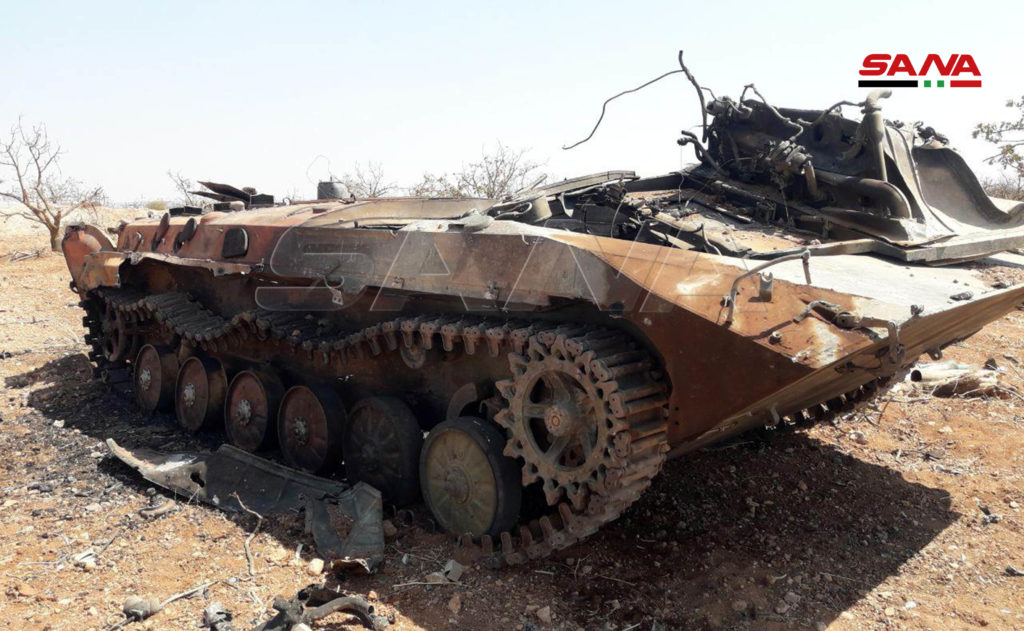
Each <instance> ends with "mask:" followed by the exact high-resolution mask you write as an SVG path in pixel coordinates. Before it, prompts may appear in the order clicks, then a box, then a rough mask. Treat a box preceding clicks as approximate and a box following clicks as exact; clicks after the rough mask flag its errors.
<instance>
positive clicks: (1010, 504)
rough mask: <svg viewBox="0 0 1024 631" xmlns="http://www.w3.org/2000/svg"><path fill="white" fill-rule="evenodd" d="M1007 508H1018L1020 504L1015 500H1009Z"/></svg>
mask: <svg viewBox="0 0 1024 631" xmlns="http://www.w3.org/2000/svg"><path fill="white" fill-rule="evenodd" d="M1009 506H1010V508H1020V504H1019V503H1018V502H1016V501H1015V500H1010V503H1009Z"/></svg>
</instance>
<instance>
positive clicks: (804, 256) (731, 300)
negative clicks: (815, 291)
mask: <svg viewBox="0 0 1024 631" xmlns="http://www.w3.org/2000/svg"><path fill="white" fill-rule="evenodd" d="M797 259H801V260H802V261H803V264H804V279H805V280H806V281H807V284H808V285H810V284H811V263H810V261H811V251H810V250H807V249H805V250H802V251H800V252H796V253H794V254H788V255H786V256H780V257H779V258H777V259H772V260H770V261H767V262H765V263H762V264H761V265H758V266H757V267H754V268H752V269H749V270H747V271H746V272H744V273H742V274H740V275H739V276H737V277H736V279H735V280H734V281H732V288H731V289H730V290H729V295H728V296H723V297H722V306H727V307H729V313H728V314H726V316H725V325H726V326H729V325H730V324H732V319H733V315H735V313H736V295H737V294H738V293H739V290H740V283H741V282H742V281H743V279H744V278H750V277H751V276H753V275H754V274H757V273H759V272H761V270H764V269H766V268H768V267H771V266H772V265H778V264H779V263H785V262H786V261H795V260H797Z"/></svg>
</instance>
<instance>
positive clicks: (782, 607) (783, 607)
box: [775, 600, 789, 616]
mask: <svg viewBox="0 0 1024 631" xmlns="http://www.w3.org/2000/svg"><path fill="white" fill-rule="evenodd" d="M787 611H789V605H788V604H787V603H786V601H784V600H780V601H779V602H778V604H776V605H775V613H777V614H779V615H780V616H781V615H783V614H785V613H786V612H787Z"/></svg>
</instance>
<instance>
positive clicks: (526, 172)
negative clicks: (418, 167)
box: [409, 142, 544, 199]
mask: <svg viewBox="0 0 1024 631" xmlns="http://www.w3.org/2000/svg"><path fill="white" fill-rule="evenodd" d="M526 154H527V152H526V150H525V149H511V148H509V147H507V146H506V145H504V144H502V143H500V142H499V143H498V147H497V149H495V150H494V151H493V152H490V153H488V152H487V151H484V153H483V155H482V156H481V157H480V160H478V161H476V162H471V163H470V164H468V165H466V166H464V167H463V168H462V170H461V171H458V172H456V173H452V174H443V175H439V176H437V175H433V174H431V173H426V174H424V175H423V178H422V179H421V180H420V182H418V183H417V184H416V185H414V186H412V187H411V188H410V189H409V191H410V193H411V194H413V195H416V196H421V197H485V198H487V199H502V198H504V197H508V196H509V195H511V194H513V193H515V192H516V191H518V190H521V189H523V188H525V187H526V186H527V185H529V184H530V183H531V182H532V181H534V180H536V179H538V177H542V175H543V174H542V173H541V171H540V169H541V167H543V166H544V165H543V164H542V163H540V162H534V161H533V160H530V159H529V158H528V157H527V155H526Z"/></svg>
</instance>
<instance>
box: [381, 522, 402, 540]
mask: <svg viewBox="0 0 1024 631" xmlns="http://www.w3.org/2000/svg"><path fill="white" fill-rule="evenodd" d="M381 526H382V527H383V528H384V536H385V537H387V538H388V539H390V538H391V537H394V536H395V535H397V534H398V528H396V527H395V524H394V523H392V521H391V520H390V519H385V520H384V521H383V522H382V523H381Z"/></svg>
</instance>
